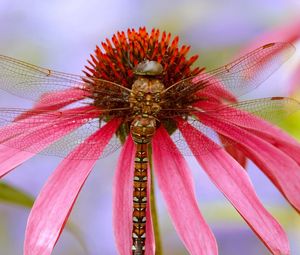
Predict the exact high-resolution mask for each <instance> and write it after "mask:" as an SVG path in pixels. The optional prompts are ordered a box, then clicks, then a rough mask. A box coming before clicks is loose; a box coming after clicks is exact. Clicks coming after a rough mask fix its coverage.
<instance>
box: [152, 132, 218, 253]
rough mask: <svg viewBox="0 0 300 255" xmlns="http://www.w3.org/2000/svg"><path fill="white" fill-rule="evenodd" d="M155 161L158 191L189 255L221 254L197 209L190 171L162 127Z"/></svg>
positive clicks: (154, 151) (154, 144)
mask: <svg viewBox="0 0 300 255" xmlns="http://www.w3.org/2000/svg"><path fill="white" fill-rule="evenodd" d="M167 148H169V149H170V150H172V152H171V151H168V149H167ZM153 159H154V171H155V175H156V177H157V181H158V185H159V188H160V190H161V192H162V194H163V197H164V199H165V201H166V203H167V208H168V211H169V214H170V216H171V218H172V221H173V223H174V226H175V228H176V231H177V233H178V234H179V236H180V238H181V239H182V241H183V242H184V244H185V247H186V248H187V250H188V251H189V253H190V254H197V255H216V254H218V248H217V244H216V240H215V238H214V235H213V233H212V232H211V230H210V228H209V226H208V225H207V224H206V222H205V221H204V219H203V217H202V215H201V213H200V210H199V208H198V204H197V201H196V198H195V192H194V185H193V180H192V177H191V173H190V169H189V168H188V166H187V164H186V162H185V160H184V158H183V157H182V155H181V154H180V152H179V151H178V150H177V148H176V146H175V145H174V143H173V142H172V140H171V139H170V137H169V134H168V133H167V132H166V130H165V129H164V128H162V127H161V128H159V129H158V130H157V132H156V134H155V136H154V138H153Z"/></svg>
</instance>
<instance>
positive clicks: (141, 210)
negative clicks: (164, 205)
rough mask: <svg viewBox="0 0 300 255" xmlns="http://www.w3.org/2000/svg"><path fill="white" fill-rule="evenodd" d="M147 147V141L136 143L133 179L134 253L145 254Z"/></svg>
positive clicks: (137, 254)
mask: <svg viewBox="0 0 300 255" xmlns="http://www.w3.org/2000/svg"><path fill="white" fill-rule="evenodd" d="M147 147H148V145H147V144H146V143H136V155H135V161H134V179H133V183H134V185H133V213H132V220H133V230H132V240H133V246H132V254H133V255H144V254H145V241H146V207H147V167H148V158H147Z"/></svg>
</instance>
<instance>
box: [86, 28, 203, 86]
mask: <svg viewBox="0 0 300 255" xmlns="http://www.w3.org/2000/svg"><path fill="white" fill-rule="evenodd" d="M178 42H179V37H178V36H176V37H175V38H174V39H173V40H172V42H171V34H170V33H168V34H167V33H166V32H162V33H160V31H159V29H152V31H151V33H150V34H148V32H147V30H146V28H145V27H142V28H139V30H138V31H135V30H134V29H128V30H127V34H126V33H125V32H123V31H122V32H117V33H116V34H114V35H113V37H112V39H111V41H110V40H108V39H106V42H102V43H101V45H102V47H103V50H101V49H100V48H99V47H98V46H97V47H96V50H95V54H94V55H91V60H89V61H88V62H89V64H90V66H86V69H87V70H85V71H84V73H85V74H86V75H87V76H89V77H95V78H101V79H105V80H109V81H112V82H115V83H118V84H122V85H123V86H126V87H129V88H130V87H131V85H132V84H133V82H134V74H133V67H134V66H136V65H137V64H138V63H140V62H142V61H143V60H145V59H148V60H154V61H157V62H159V63H161V64H162V66H163V68H164V73H163V76H162V82H163V83H164V85H165V87H169V86H171V85H172V84H174V83H175V82H177V81H180V80H182V79H184V78H187V77H190V76H193V75H196V74H198V73H199V72H200V71H201V69H199V68H195V69H192V68H191V65H192V64H193V63H194V62H195V61H196V60H197V58H198V56H197V55H194V56H192V57H191V58H189V59H187V58H186V55H187V53H188V51H189V49H190V46H187V45H183V46H182V47H181V48H179V47H178Z"/></svg>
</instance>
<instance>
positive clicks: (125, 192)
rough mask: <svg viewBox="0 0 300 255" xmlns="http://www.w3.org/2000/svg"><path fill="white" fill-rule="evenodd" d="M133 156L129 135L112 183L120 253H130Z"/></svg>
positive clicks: (116, 238) (132, 145) (114, 215)
mask: <svg viewBox="0 0 300 255" xmlns="http://www.w3.org/2000/svg"><path fill="white" fill-rule="evenodd" d="M134 157H135V147H134V143H133V141H132V139H131V136H129V137H128V138H127V140H126V142H125V144H124V145H123V148H122V151H121V154H120V157H119V160H118V166H117V169H116V172H115V177H114V185H113V225H114V235H115V241H116V245H117V249H118V251H119V253H120V255H126V254H131V247H132V237H131V236H132V206H133V204H132V196H133V169H134Z"/></svg>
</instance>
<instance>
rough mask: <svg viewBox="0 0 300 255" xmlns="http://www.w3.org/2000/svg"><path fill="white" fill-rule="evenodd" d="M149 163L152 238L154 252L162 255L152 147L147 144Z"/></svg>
mask: <svg viewBox="0 0 300 255" xmlns="http://www.w3.org/2000/svg"><path fill="white" fill-rule="evenodd" d="M148 158H149V165H150V176H151V181H150V183H151V188H150V207H151V216H152V224H153V231H154V239H155V247H156V248H155V254H156V255H162V254H163V253H162V245H161V237H160V231H159V225H158V214H157V209H156V202H155V190H154V180H153V164H152V148H151V146H149V155H148Z"/></svg>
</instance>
